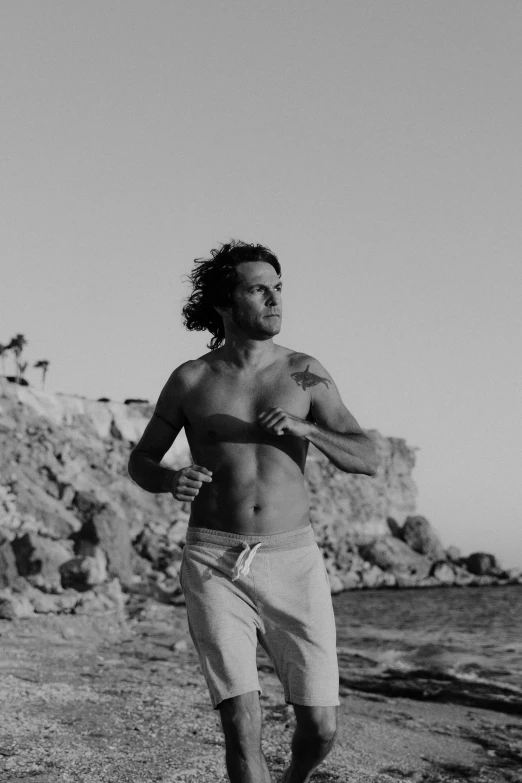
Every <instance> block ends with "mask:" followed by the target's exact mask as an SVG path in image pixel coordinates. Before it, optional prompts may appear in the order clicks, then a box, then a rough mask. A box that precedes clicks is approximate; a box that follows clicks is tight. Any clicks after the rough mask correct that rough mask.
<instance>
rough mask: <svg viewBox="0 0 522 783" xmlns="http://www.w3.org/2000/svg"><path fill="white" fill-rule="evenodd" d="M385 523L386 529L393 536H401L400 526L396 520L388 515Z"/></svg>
mask: <svg viewBox="0 0 522 783" xmlns="http://www.w3.org/2000/svg"><path fill="white" fill-rule="evenodd" d="M386 524H387V525H388V529H389V531H390V533H391V534H392V536H393V537H394V538H402V530H401V526H400V525H399V523H398V522H397V520H395V519H394V518H393V517H388V519H387V520H386Z"/></svg>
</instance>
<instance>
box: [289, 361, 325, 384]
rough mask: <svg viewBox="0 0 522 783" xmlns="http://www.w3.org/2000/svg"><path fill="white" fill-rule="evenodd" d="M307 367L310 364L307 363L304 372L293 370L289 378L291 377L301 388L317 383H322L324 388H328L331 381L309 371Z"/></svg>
mask: <svg viewBox="0 0 522 783" xmlns="http://www.w3.org/2000/svg"><path fill="white" fill-rule="evenodd" d="M309 367H310V365H309V364H308V365H307V367H306V370H305V371H304V372H293V373H292V375H291V378H293V379H294V381H295V382H296V383H297V385H298V386H300V387H301V388H302V389H308V388H309V387H310V386H317V384H318V383H324V385H325V386H326V388H328V384H329V383H331V381H329V380H328V378H321V377H320V376H319V375H315V373H313V372H309V371H308V370H309Z"/></svg>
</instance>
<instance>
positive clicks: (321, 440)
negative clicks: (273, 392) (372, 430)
mask: <svg viewBox="0 0 522 783" xmlns="http://www.w3.org/2000/svg"><path fill="white" fill-rule="evenodd" d="M295 376H297V378H295ZM292 377H293V378H294V379H295V382H296V383H297V385H298V386H300V387H301V388H302V390H303V392H306V393H310V397H311V402H310V416H309V417H308V418H307V419H300V418H298V417H297V416H292V415H291V414H289V413H287V412H286V411H283V410H282V409H281V408H269V409H268V410H266V411H263V413H261V414H260V415H259V417H258V422H259V424H260V425H261V426H262V427H263V428H264V429H265V430H267V431H268V432H271V433H273V434H274V435H284V434H289V435H294V436H296V437H299V438H304V439H305V440H308V441H310V443H313V444H314V446H316V447H317V448H318V449H319V450H320V451H322V452H323V454H325V455H326V456H327V457H328V459H329V460H330V461H331V462H333V464H334V465H335V466H336V467H337V468H339V470H342V471H344V472H345V473H363V474H365V475H368V476H374V475H375V473H376V471H377V454H376V451H375V446H374V445H373V442H372V440H371V439H370V438H369V437H368V435H366V433H364V432H363V431H362V429H361V428H360V426H359V424H358V423H357V421H356V420H355V418H354V416H352V414H351V413H350V411H349V410H348V409H347V408H346V406H345V405H344V403H343V401H342V399H341V395H340V394H339V391H338V389H337V386H336V385H335V383H334V381H333V379H332V377H331V376H330V375H329V373H327V372H326V370H325V369H324V367H323V366H322V365H321V364H320V363H319V362H318V361H317V360H316V359H312V358H311V357H310V360H309V362H307V368H306V370H304V371H303V372H301V373H294V374H293V376H292ZM308 389H309V392H308Z"/></svg>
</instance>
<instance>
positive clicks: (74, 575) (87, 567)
mask: <svg viewBox="0 0 522 783" xmlns="http://www.w3.org/2000/svg"><path fill="white" fill-rule="evenodd" d="M60 573H61V576H62V585H63V587H65V588H68V587H73V588H74V589H75V590H79V591H80V592H84V591H85V590H89V589H90V588H91V587H94V586H95V585H99V584H102V583H103V582H105V581H106V579H107V576H108V574H107V556H106V555H105V552H104V551H103V550H102V549H101V548H100V547H99V546H98V547H95V548H94V552H93V554H91V555H83V556H79V557H73V558H72V559H71V560H68V561H67V562H66V563H63V564H62V565H61V566H60Z"/></svg>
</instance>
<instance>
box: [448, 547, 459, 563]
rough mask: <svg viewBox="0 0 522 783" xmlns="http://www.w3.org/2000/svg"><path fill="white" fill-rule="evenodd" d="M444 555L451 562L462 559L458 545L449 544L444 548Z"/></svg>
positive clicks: (457, 561)
mask: <svg viewBox="0 0 522 783" xmlns="http://www.w3.org/2000/svg"><path fill="white" fill-rule="evenodd" d="M446 557H447V559H448V560H450V561H451V562H452V563H456V564H460V561H461V560H462V554H461V551H460V549H459V548H458V546H449V547H448V548H447V549H446Z"/></svg>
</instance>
